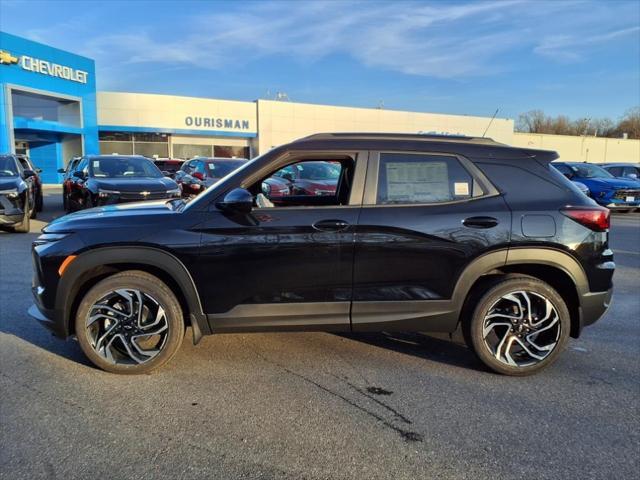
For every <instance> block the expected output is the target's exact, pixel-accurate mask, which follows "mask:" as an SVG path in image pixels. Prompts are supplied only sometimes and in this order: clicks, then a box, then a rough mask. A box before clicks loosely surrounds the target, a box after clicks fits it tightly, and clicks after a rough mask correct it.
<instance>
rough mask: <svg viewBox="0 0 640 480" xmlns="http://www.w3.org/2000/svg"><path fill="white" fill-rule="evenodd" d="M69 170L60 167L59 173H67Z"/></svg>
mask: <svg viewBox="0 0 640 480" xmlns="http://www.w3.org/2000/svg"><path fill="white" fill-rule="evenodd" d="M66 172H67V171H66V170H65V169H64V168H59V169H58V173H66Z"/></svg>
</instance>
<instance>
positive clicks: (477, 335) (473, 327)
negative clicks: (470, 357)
mask: <svg viewBox="0 0 640 480" xmlns="http://www.w3.org/2000/svg"><path fill="white" fill-rule="evenodd" d="M523 292H524V293H525V294H526V295H525V296H523ZM505 296H506V297H507V298H506V299H505ZM514 297H515V298H516V299H517V301H513V300H512V299H513V298H514ZM527 298H529V301H527ZM470 300H471V302H472V303H471V305H470V308H469V310H468V311H471V312H472V313H471V315H470V317H469V318H466V319H464V322H465V323H464V324H463V327H464V329H465V340H466V342H467V345H468V346H469V347H470V348H471V349H472V350H473V351H474V352H475V354H476V355H477V356H478V358H479V359H480V361H481V362H482V363H483V364H484V365H486V366H487V367H489V368H490V369H491V370H493V371H494V372H497V373H501V374H504V375H515V376H524V375H531V374H533V373H536V372H539V371H540V370H542V369H544V368H546V367H548V366H549V365H551V364H552V363H553V362H554V361H555V360H556V359H557V358H558V355H560V353H561V352H562V350H563V349H564V347H565V346H566V343H567V341H568V338H569V332H570V327H571V319H570V316H569V310H568V309H567V305H566V303H565V302H564V300H563V299H562V297H561V296H560V295H559V294H558V292H556V290H554V289H553V288H552V287H551V286H550V285H549V284H547V283H545V282H543V281H541V280H539V279H537V278H533V277H529V276H506V277H497V278H496V279H495V280H493V281H492V282H490V283H489V284H487V285H486V286H485V288H484V289H483V290H482V291H481V292H477V293H476V295H475V298H472V299H470ZM518 301H519V302H520V303H521V304H522V305H523V306H524V308H523V309H522V310H521V311H519V312H518V313H514V312H517V311H518V310H520V309H519V307H518ZM547 301H548V302H549V303H550V305H551V307H552V308H548V307H547V305H548V303H547ZM527 303H529V304H530V307H531V308H529V311H534V313H533V314H532V316H531V317H529V318H528V319H527V318H526V317H527V315H528V314H527V313H525V312H527V308H528V307H527ZM501 307H502V308H501ZM504 307H511V308H512V309H513V310H511V309H508V310H504ZM540 311H541V312H542V314H540ZM490 312H491V313H490ZM549 312H551V313H549ZM507 313H508V314H509V315H511V317H506V314H507ZM541 316H542V317H543V318H547V317H549V320H548V321H546V322H545V323H543V322H542V321H539V324H540V326H539V327H537V329H536V328H533V327H532V325H534V324H536V323H537V321H538V320H540V317H541ZM505 317H506V318H505ZM512 317H524V318H522V319H514V318H512ZM556 317H557V321H554V318H556ZM532 319H533V320H532ZM502 322H504V323H502ZM507 324H510V325H507ZM548 325H551V326H550V327H548V328H545V327H547V326H548ZM485 327H486V330H485ZM543 330H544V331H543ZM536 331H538V332H539V333H537V334H536V333H535V332H536ZM487 332H488V333H487ZM533 335H535V338H530V337H531V336H533ZM494 337H495V340H494V343H495V342H498V345H496V348H495V349H493V347H492V345H491V341H492V339H493V338H494ZM539 338H542V341H539V340H538V339H539ZM545 338H546V340H545ZM529 340H535V342H537V343H533V344H531V343H529ZM500 342H501V343H500ZM519 342H520V343H519ZM522 344H524V345H525V346H528V347H529V349H530V351H531V352H533V353H534V354H535V355H537V356H538V357H540V359H534V358H533V357H531V356H530V355H529V353H528V352H527V351H526V350H525V349H524V348H523V347H521V345H522ZM537 344H543V345H540V346H542V347H544V348H545V349H546V348H549V347H551V348H549V350H545V351H541V350H537V349H536V348H534V347H533V346H532V345H536V346H538V345H537ZM501 345H502V347H501ZM513 346H515V350H514V349H513V348H514V347H513ZM503 348H504V350H503ZM545 352H546V353H545ZM502 353H504V355H502ZM517 355H520V357H518V358H516V359H514V358H513V357H514V356H517ZM519 360H522V361H521V362H520V361H519ZM511 362H513V363H511ZM531 362H532V363H531Z"/></svg>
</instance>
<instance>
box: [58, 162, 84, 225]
mask: <svg viewBox="0 0 640 480" xmlns="http://www.w3.org/2000/svg"><path fill="white" fill-rule="evenodd" d="M80 160H82V157H73V158H72V159H71V160H69V162H68V163H67V166H66V167H65V168H59V169H58V173H60V174H62V207H63V208H64V210H65V212H68V211H69V210H70V207H69V195H70V194H71V189H72V188H73V180H72V178H73V177H72V176H73V173H74V172H75V171H76V168H77V166H78V164H79V163H80Z"/></svg>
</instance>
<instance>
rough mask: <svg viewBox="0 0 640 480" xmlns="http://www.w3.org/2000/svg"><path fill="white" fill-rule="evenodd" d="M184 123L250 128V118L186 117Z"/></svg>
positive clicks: (209, 126)
mask: <svg viewBox="0 0 640 480" xmlns="http://www.w3.org/2000/svg"><path fill="white" fill-rule="evenodd" d="M184 123H185V125H186V126H187V127H204V128H228V129H234V130H249V120H234V119H232V118H212V117H185V119H184Z"/></svg>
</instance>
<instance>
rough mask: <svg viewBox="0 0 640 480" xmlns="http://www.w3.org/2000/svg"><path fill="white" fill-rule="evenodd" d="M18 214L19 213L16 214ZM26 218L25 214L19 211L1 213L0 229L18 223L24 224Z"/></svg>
mask: <svg viewBox="0 0 640 480" xmlns="http://www.w3.org/2000/svg"><path fill="white" fill-rule="evenodd" d="M16 212H17V213H16ZM23 218H24V212H23V211H22V210H19V209H15V210H14V211H13V212H11V213H7V212H6V211H5V212H4V213H0V227H5V226H6V227H10V226H12V225H15V224H16V223H20V222H22V220H23Z"/></svg>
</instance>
